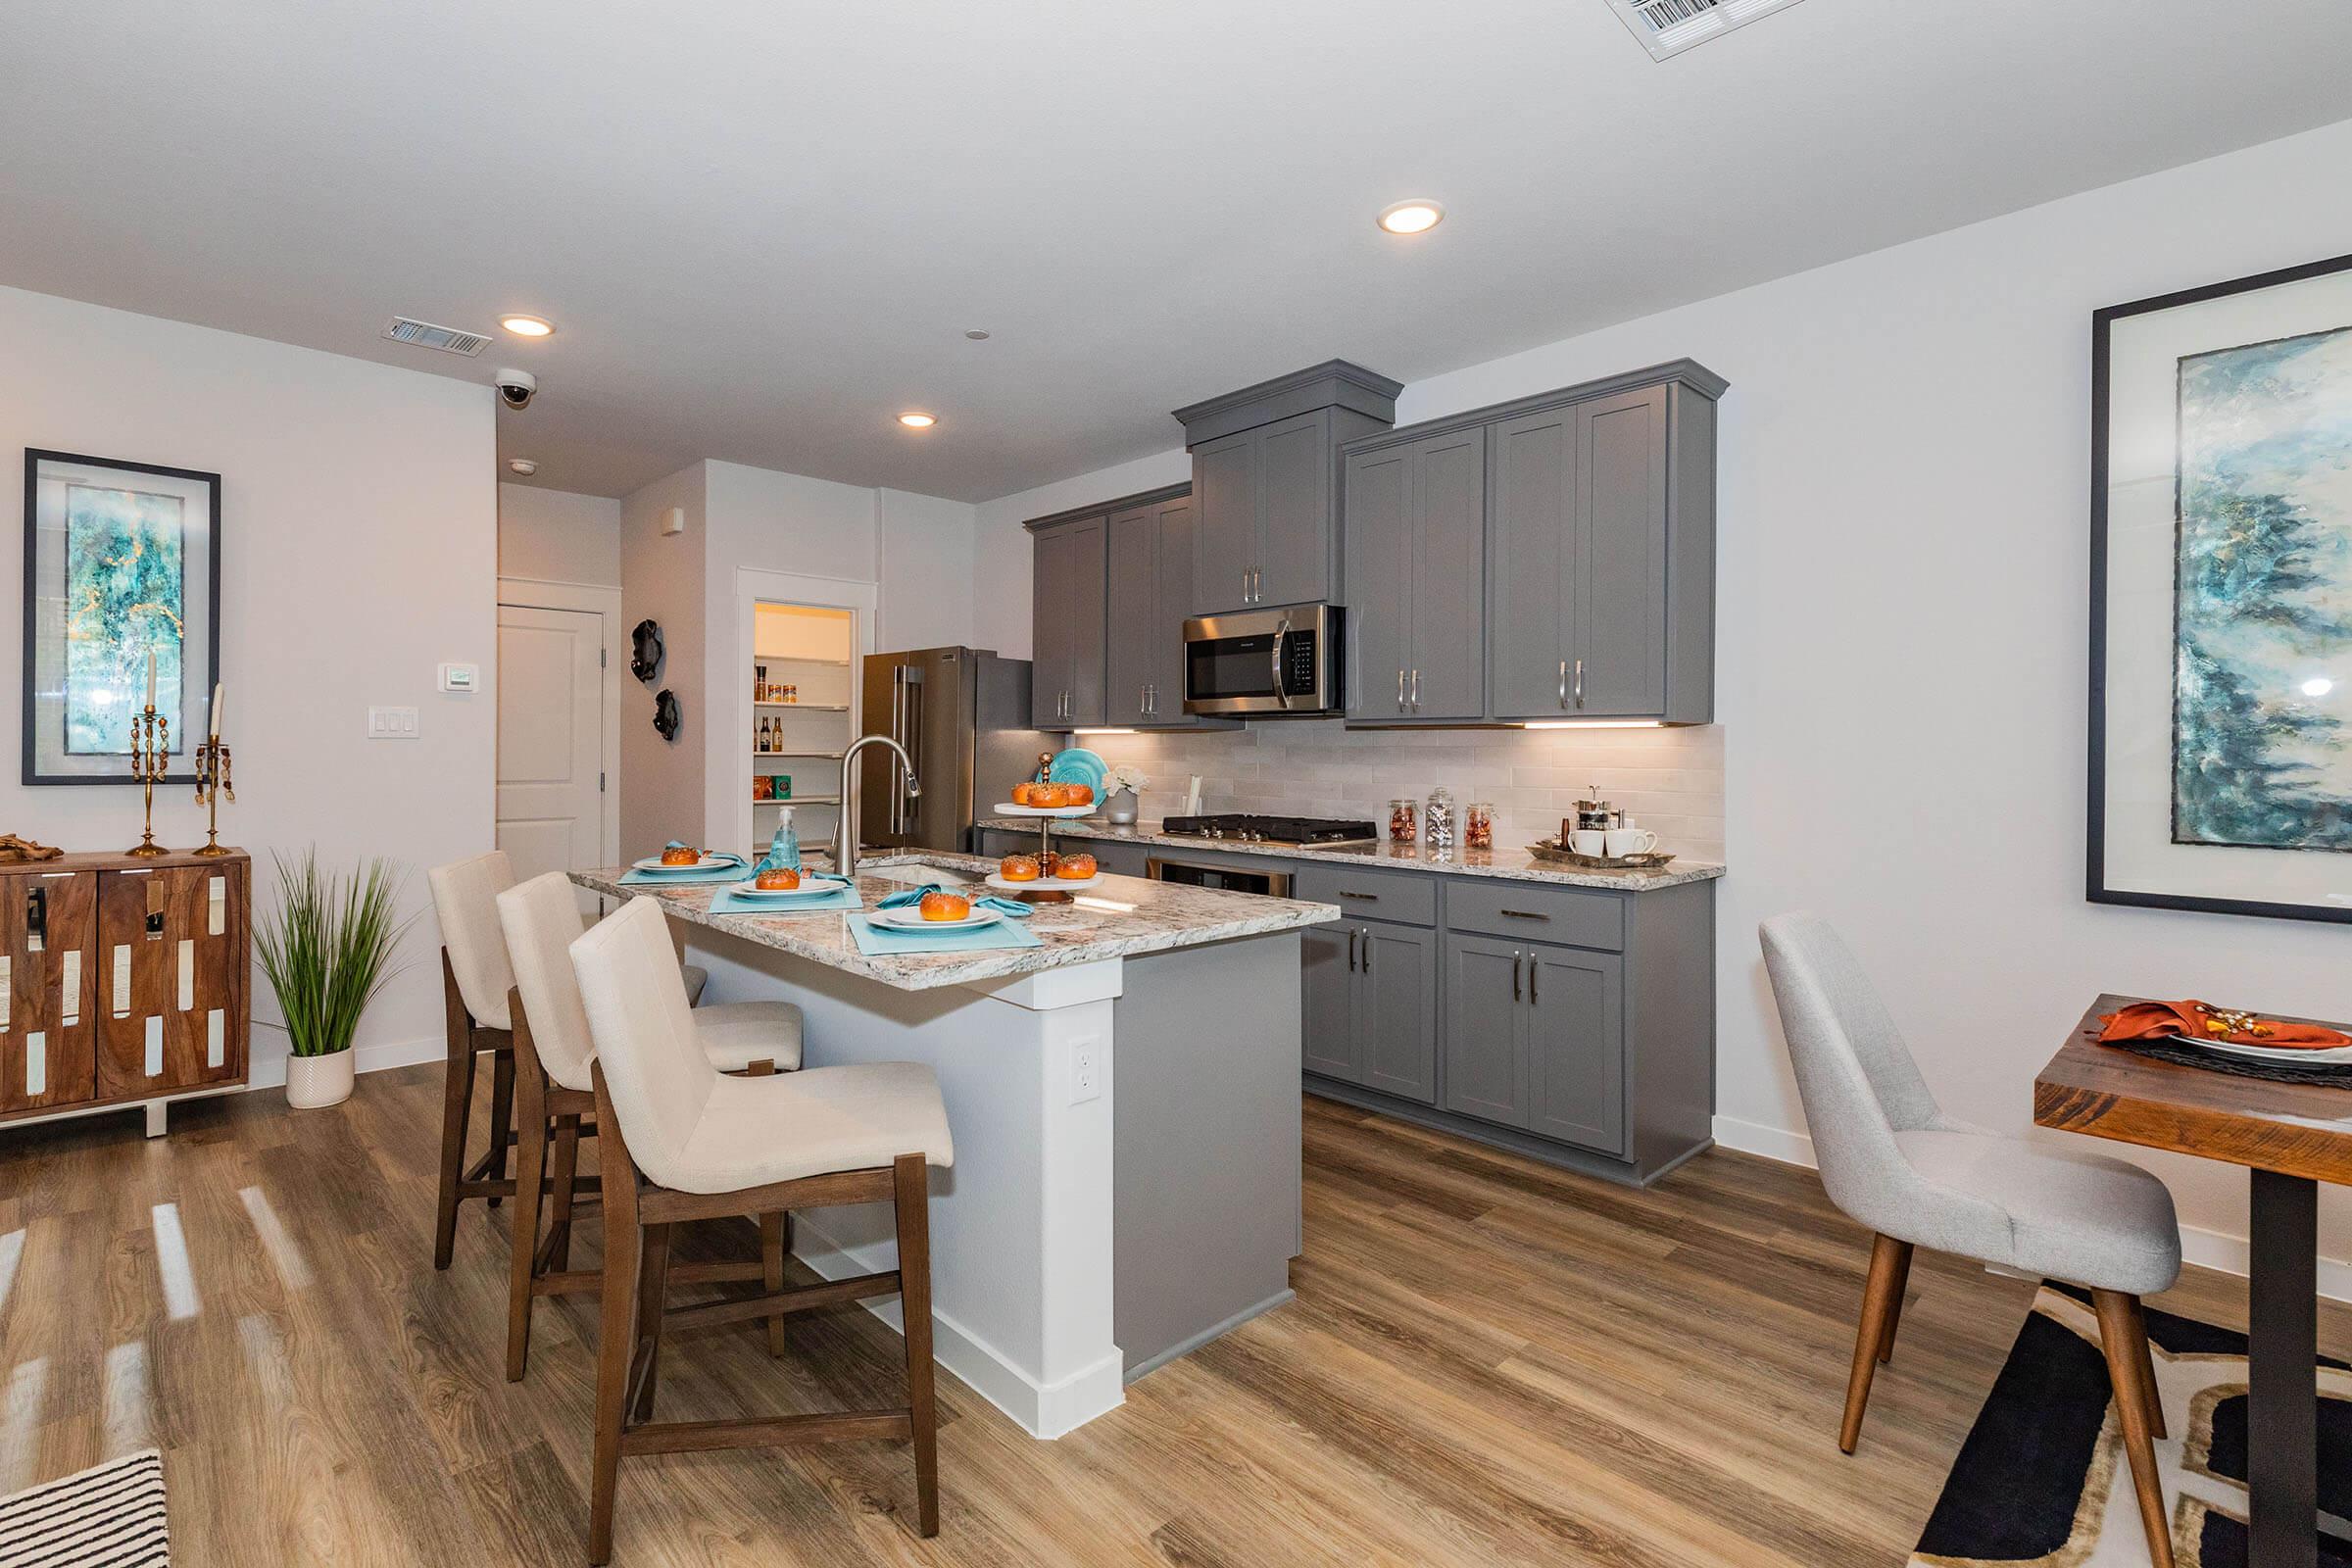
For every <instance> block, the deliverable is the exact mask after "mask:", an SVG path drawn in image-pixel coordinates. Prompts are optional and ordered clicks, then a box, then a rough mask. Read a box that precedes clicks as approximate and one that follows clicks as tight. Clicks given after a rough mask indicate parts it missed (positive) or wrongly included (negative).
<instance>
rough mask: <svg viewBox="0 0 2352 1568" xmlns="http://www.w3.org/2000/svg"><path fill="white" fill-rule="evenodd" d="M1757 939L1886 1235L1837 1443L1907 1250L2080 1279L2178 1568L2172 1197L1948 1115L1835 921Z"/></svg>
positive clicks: (1812, 1100)
mask: <svg viewBox="0 0 2352 1568" xmlns="http://www.w3.org/2000/svg"><path fill="white" fill-rule="evenodd" d="M1762 937H1763V944H1764V964H1765V967H1766V969H1767V970H1769V971H1770V973H1771V976H1772V990H1773V996H1774V998H1775V1000H1776V1001H1777V1002H1778V1003H1779V1005H1780V1013H1781V1028H1782V1032H1783V1033H1784V1034H1785V1035H1786V1036H1787V1037H1788V1041H1789V1061H1790V1062H1791V1064H1792V1065H1793V1066H1794V1067H1795V1069H1796V1086H1797V1092H1798V1094H1799V1095H1800V1097H1801V1098H1802V1099H1803V1101H1804V1106H1805V1123H1806V1126H1807V1128H1808V1129H1809V1130H1810V1132H1811V1133H1812V1136H1813V1152H1814V1154H1815V1157H1816V1158H1817V1159H1818V1160H1819V1162H1820V1165H1821V1181H1822V1185H1823V1186H1824V1187H1825V1188H1827V1189H1828V1190H1829V1195H1830V1201H1832V1202H1834V1203H1836V1204H1837V1205H1838V1207H1839V1208H1840V1209H1843V1210H1844V1211H1845V1213H1846V1214H1847V1215H1848V1216H1849V1217H1851V1218H1852V1219H1854V1220H1856V1221H1857V1222H1859V1223H1861V1224H1863V1225H1866V1226H1868V1227H1869V1228H1870V1229H1871V1230H1872V1231H1873V1232H1875V1233H1876V1236H1875V1238H1874V1240H1873V1242H1872V1244H1871V1252H1870V1276H1869V1281H1868V1283H1867V1284H1866V1286H1865V1287H1864V1290H1863V1297H1862V1321H1861V1325H1860V1328H1859V1330H1858V1332H1857V1333H1856V1335H1855V1338H1854V1360H1853V1370H1852V1372H1851V1374H1850V1375H1849V1376H1848V1378H1847V1381H1846V1393H1845V1420H1844V1423H1843V1425H1842V1427H1841V1428H1840V1430H1839V1432H1838V1447H1839V1448H1841V1449H1843V1450H1844V1451H1845V1452H1847V1453H1851V1452H1853V1451H1854V1445H1855V1443H1856V1442H1857V1441H1858V1440H1859V1439H1860V1437H1861V1433H1862V1413H1863V1409H1864V1407H1865V1405H1867V1403H1868V1402H1869V1399H1870V1383H1871V1374H1872V1371H1873V1369H1874V1368H1875V1367H1876V1366H1877V1364H1878V1363H1880V1362H1882V1361H1886V1360H1887V1359H1889V1358H1890V1357H1891V1356H1892V1355H1893V1353H1894V1331H1895V1325H1896V1322H1897V1321H1898V1319H1899V1318H1900V1316H1901V1313H1902V1300H1903V1291H1904V1288H1905V1286H1906V1285H1907V1284H1908V1281H1909V1277H1910V1271H1911V1251H1912V1249H1913V1248H1914V1247H1927V1248H1932V1249H1934V1250H1937V1251H1943V1252H1956V1253H1958V1254H1959V1255H1961V1256H1963V1257H1973V1258H1976V1259H1977V1260H1979V1261H1980V1262H1984V1263H1989V1264H1993V1265H1995V1266H1997V1267H2000V1268H2003V1269H2008V1270H2013V1271H2016V1272H2019V1273H2023V1274H2027V1275H2029V1276H2031V1277H2033V1278H2036V1279H2042V1278H2048V1279H2057V1280H2064V1281H2068V1282H2070V1283H2073V1284H2076V1285H2080V1286H2084V1287H2086V1288H2088V1289H2089V1291H2090V1293H2091V1303H2092V1306H2093V1308H2094V1310H2095V1311H2096V1313H2097V1316H2098V1323H2099V1339H2100V1347H2101V1349H2102V1351H2103V1353H2104V1354H2105V1356H2106V1358H2107V1373H2108V1378H2109V1381H2110V1382H2111V1383H2112V1384H2113V1386H2114V1390H2115V1408H2116V1416H2117V1424H2118V1426H2119V1427H2120V1428H2121V1429H2122V1433H2123V1441H2124V1450H2125V1453H2126V1454H2127V1455H2128V1456H2129V1458H2130V1460H2131V1481H2132V1485H2133V1487H2134V1489H2135V1490H2136V1492H2137V1494H2138V1500H2139V1513H2140V1523H2141V1524H2142V1526H2143V1527H2144V1528H2145V1530H2146V1533H2147V1538H2148V1550H2149V1552H2150V1554H2151V1555H2152V1556H2153V1557H2154V1558H2155V1560H2156V1563H2157V1564H2158V1568H2172V1564H2173V1547H2172V1534H2171V1531H2170V1529H2169V1527H2168V1525H2167V1522H2166V1514H2165V1506H2164V1492H2163V1489H2162V1487H2161V1486H2160V1484H2159V1482H2158V1477H2157V1470H2156V1454H2155V1448H2154V1446H2153V1443H2152V1441H2151V1440H2152V1439H2153V1438H2160V1437H2162V1436H2164V1411H2163V1406H2162V1404H2161V1402H2160V1401H2159V1399H2158V1397H2157V1389H2156V1379H2155V1370H2154V1366H2153V1364H2152V1362H2151V1359H2150V1355H2149V1350H2148V1336H2147V1324H2146V1320H2145V1318H2144V1317H2143V1316H2142V1314H2141V1310H2140V1304H2139V1302H2140V1298H2141V1297H2142V1296H2146V1295H2149V1294H2151V1293H2154V1292H2157V1291H2163V1290H2167V1289H2169V1288H2170V1287H2171V1286H2172V1284H2173V1282H2174V1281H2175V1280H2176V1279H2178V1278H2179V1277H2180V1227H2179V1225H2178V1224H2177V1223H2176V1221H2175V1219H2174V1215H2173V1199H2172V1194H2171V1193H2169V1192H2168V1191H2166V1189H2165V1186H2164V1183H2162V1182H2161V1181H2159V1180H2157V1179H2156V1178H2155V1177H2154V1176H2151V1175H2149V1174H2148V1173H2147V1172H2146V1171H2144V1170H2142V1169H2140V1168H2139V1167H2138V1166H2136V1165H2130V1164H2126V1163H2125V1162H2124V1161H2122V1160H2120V1159H2108V1158H2105V1157H2103V1156H2101V1155H2097V1154H2087V1153H2076V1152H2065V1153H2061V1152H2057V1151H2055V1150H2051V1149H2048V1148H2045V1147H2043V1146H2042V1145H2040V1144H2036V1143H2030V1142H2028V1141H2027V1140H2025V1139H2022V1138H2012V1137H2007V1136H2004V1135H2002V1134H1999V1133H1993V1132H1988V1131H1986V1130H1985V1129H1984V1128H1981V1127H1974V1126H1971V1125H1969V1124H1968V1123H1966V1122H1963V1121H1958V1120H1955V1119H1953V1118H1952V1117H1949V1116H1946V1115H1945V1114H1944V1113H1943V1112H1942V1110H1941V1109H1940V1108H1938V1106H1937V1105H1936V1097H1935V1096H1934V1094H1932V1093H1931V1092H1930V1091H1929V1089H1928V1085H1927V1080H1926V1079H1925V1078H1923V1077H1922V1076H1921V1075H1920V1071H1919V1066H1918V1064H1917V1063H1916V1062H1915V1061H1913V1060H1912V1057H1911V1053H1910V1051H1909V1049H1908V1048H1907V1047H1906V1046H1905V1045H1904V1044H1903V1038H1902V1035H1901V1033H1900V1032H1899V1031H1897V1029H1896V1028H1895V1025H1894V1020H1893V1018H1892V1017H1891V1016H1890V1015H1889V1014H1888V1013H1887V1008H1886V1006H1885V1005H1884V1004H1882V1003H1881V1002H1880V1000H1879V996H1878V993H1877V992H1876V991H1875V990H1873V989H1872V987H1871V984H1870V980H1869V978H1868V976H1866V975H1865V974H1864V973H1863V972H1862V966H1861V965H1860V964H1859V963H1858V962H1856V961H1855V958H1854V956H1853V954H1852V953H1851V952H1850V951H1849V950H1848V949H1847V948H1846V946H1845V944H1844V942H1843V941H1841V940H1840V939H1839V938H1838V933H1837V932H1836V931H1834V930H1832V929H1831V927H1830V925H1829V922H1828V921H1826V920H1824V919H1822V918H1821V917H1820V916H1819V915H1815V914H1805V913H1790V914H1780V915H1775V916H1773V917H1772V918H1771V919H1769V920H1766V921H1765V922H1764V924H1763V927H1762Z"/></svg>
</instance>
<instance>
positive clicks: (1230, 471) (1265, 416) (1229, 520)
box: [1176, 360, 1402, 615]
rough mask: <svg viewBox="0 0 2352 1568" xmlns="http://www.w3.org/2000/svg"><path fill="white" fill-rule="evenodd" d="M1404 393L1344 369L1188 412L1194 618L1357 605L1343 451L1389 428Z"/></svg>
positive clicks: (1338, 366)
mask: <svg viewBox="0 0 2352 1568" xmlns="http://www.w3.org/2000/svg"><path fill="white" fill-rule="evenodd" d="M1401 390H1402V387H1401V385H1400V384H1399V383H1398V382H1396V381H1392V380H1390V379H1389V378H1388V377H1387V376H1384V375H1379V374H1375V373H1374V372H1373V371H1370V370H1367V369H1365V368H1363V367H1361V366H1357V365H1350V364H1348V362H1347V361H1345V360H1333V361H1331V362H1329V363H1328V364H1325V365H1318V366H1315V367H1314V368H1311V369H1305V370H1300V371H1299V372H1297V373H1296V374H1293V375H1286V376H1281V377H1278V378H1277V379H1275V380H1272V381H1263V382H1260V383H1259V384H1257V385H1256V386H1251V387H1245V388H1243V389H1242V390H1241V391H1239V392H1232V393H1228V394H1226V395H1225V396H1223V397H1219V398H1211V399H1209V400H1208V401H1207V402H1204V403H1196V404H1193V405H1192V406H1191V407H1189V408H1182V409H1178V410H1177V411H1176V417H1177V418H1179V419H1181V420H1182V421H1184V440H1185V445H1186V446H1187V447H1189V448H1190V449H1191V451H1192V454H1193V501H1194V515H1193V519H1192V520H1193V537H1194V548H1193V564H1194V565H1193V592H1192V613H1194V614H1196V615H1214V614H1220V613H1225V612H1228V611H1235V610H1247V609H1250V608H1253V607H1255V606H1258V605H1294V604H1313V603H1318V602H1331V603H1339V602H1342V601H1344V600H1345V598H1346V586H1347V585H1346V581H1345V564H1344V562H1343V560H1342V553H1341V545H1340V541H1341V529H1340V517H1339V498H1340V472H1339V463H1340V458H1339V449H1340V447H1341V446H1342V445H1343V444H1344V443H1346V442H1348V441H1352V440H1356V439H1358V438H1360V437H1363V436H1367V435H1372V434H1375V433H1377V432H1379V431H1381V430H1383V429H1386V428H1387V427H1388V426H1389V424H1390V423H1391V422H1392V421H1393V420H1395V418H1396V417H1397V393H1398V392H1399V391H1401Z"/></svg>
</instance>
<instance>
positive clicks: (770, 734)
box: [758, 718, 776, 752]
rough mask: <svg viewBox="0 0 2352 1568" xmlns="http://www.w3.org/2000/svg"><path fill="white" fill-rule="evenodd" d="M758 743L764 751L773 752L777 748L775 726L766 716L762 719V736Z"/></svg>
mask: <svg viewBox="0 0 2352 1568" xmlns="http://www.w3.org/2000/svg"><path fill="white" fill-rule="evenodd" d="M758 744H759V747H760V750H761V751H763V752H772V751H774V750H775V749H776V731H775V728H774V726H773V725H771V724H770V723H769V722H768V721H767V720H766V719H764V718H763V719H761V720H760V737H759V742H758Z"/></svg>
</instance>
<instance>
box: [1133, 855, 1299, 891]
mask: <svg viewBox="0 0 2352 1568" xmlns="http://www.w3.org/2000/svg"><path fill="white" fill-rule="evenodd" d="M1144 875H1145V876H1147V877H1150V878H1151V879H1152V881H1154V882H1182V883H1184V884H1186V885H1187V886H1190V887H1196V888H1216V889H1218V890H1219V891H1221V892H1226V893H1263V894H1266V895H1267V896H1269V897H1271V898H1277V899H1287V898H1289V897H1290V896H1291V873H1290V872H1288V871H1278V870H1276V869H1274V868H1273V867H1272V866H1263V867H1260V866H1255V865H1223V864H1212V863H1211V862H1209V861H1207V860H1189V859H1186V858H1184V857H1183V856H1181V855H1154V856H1152V858H1150V859H1149V860H1146V861H1145V862H1144Z"/></svg>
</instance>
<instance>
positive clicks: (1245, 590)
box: [1242, 566, 1250, 605]
mask: <svg viewBox="0 0 2352 1568" xmlns="http://www.w3.org/2000/svg"><path fill="white" fill-rule="evenodd" d="M1249 602H1250V568H1249V567H1248V566H1244V567H1243V568H1242V603H1243V604H1245V605H1246V604H1248V603H1249Z"/></svg>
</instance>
